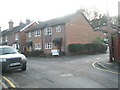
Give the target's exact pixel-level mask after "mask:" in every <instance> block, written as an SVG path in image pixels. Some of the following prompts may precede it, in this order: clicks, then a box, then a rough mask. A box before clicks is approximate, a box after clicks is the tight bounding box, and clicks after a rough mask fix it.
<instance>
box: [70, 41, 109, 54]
mask: <svg viewBox="0 0 120 90" xmlns="http://www.w3.org/2000/svg"><path fill="white" fill-rule="evenodd" d="M68 50H69V51H70V52H71V53H78V54H94V53H104V52H106V50H107V46H106V45H103V44H98V43H86V44H69V45H68Z"/></svg>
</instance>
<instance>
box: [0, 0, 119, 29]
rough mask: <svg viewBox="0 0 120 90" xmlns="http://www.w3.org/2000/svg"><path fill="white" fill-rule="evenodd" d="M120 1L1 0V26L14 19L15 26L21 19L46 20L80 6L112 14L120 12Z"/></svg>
mask: <svg viewBox="0 0 120 90" xmlns="http://www.w3.org/2000/svg"><path fill="white" fill-rule="evenodd" d="M118 1H120V0H1V1H0V26H1V28H2V30H4V29H7V28H8V22H9V21H10V20H12V21H13V22H14V26H16V25H18V24H19V22H20V20H21V21H22V22H24V23H25V20H26V19H27V18H28V19H31V20H33V21H38V20H40V21H45V20H48V19H52V18H56V17H60V16H64V15H67V14H70V13H74V12H76V11H77V10H79V9H80V8H88V9H95V8H96V9H97V10H98V11H99V12H100V13H106V12H107V8H108V11H109V14H110V16H115V15H117V13H118Z"/></svg>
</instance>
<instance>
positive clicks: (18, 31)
mask: <svg viewBox="0 0 120 90" xmlns="http://www.w3.org/2000/svg"><path fill="white" fill-rule="evenodd" d="M35 24H36V23H35V22H30V21H29V20H26V24H24V23H22V22H20V24H19V26H15V27H14V26H13V22H12V21H10V22H9V29H6V30H3V31H2V32H1V34H2V40H1V41H2V45H9V46H13V47H14V48H16V49H17V50H20V51H21V52H24V50H25V46H26V34H25V32H24V31H26V30H28V29H29V28H31V27H32V26H34V25H35Z"/></svg>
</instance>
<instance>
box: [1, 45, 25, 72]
mask: <svg viewBox="0 0 120 90" xmlns="http://www.w3.org/2000/svg"><path fill="white" fill-rule="evenodd" d="M0 63H1V64H2V71H3V72H4V71H8V70H12V69H21V70H22V71H25V70H26V64H27V58H26V57H25V56H24V55H23V54H20V53H19V52H18V51H17V50H16V49H14V48H13V47H11V46H0Z"/></svg>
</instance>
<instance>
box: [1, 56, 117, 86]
mask: <svg viewBox="0 0 120 90" xmlns="http://www.w3.org/2000/svg"><path fill="white" fill-rule="evenodd" d="M105 58H108V54H100V55H81V56H70V57H62V58H37V57H28V67H27V70H26V71H25V72H21V71H20V70H15V71H10V72H7V73H4V74H3V76H5V77H6V78H8V79H9V80H10V81H12V83H14V85H15V86H16V87H17V88H118V75H117V74H113V73H109V72H105V71H100V70H97V69H95V68H94V67H93V66H92V63H93V62H95V61H96V60H101V59H105Z"/></svg>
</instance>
